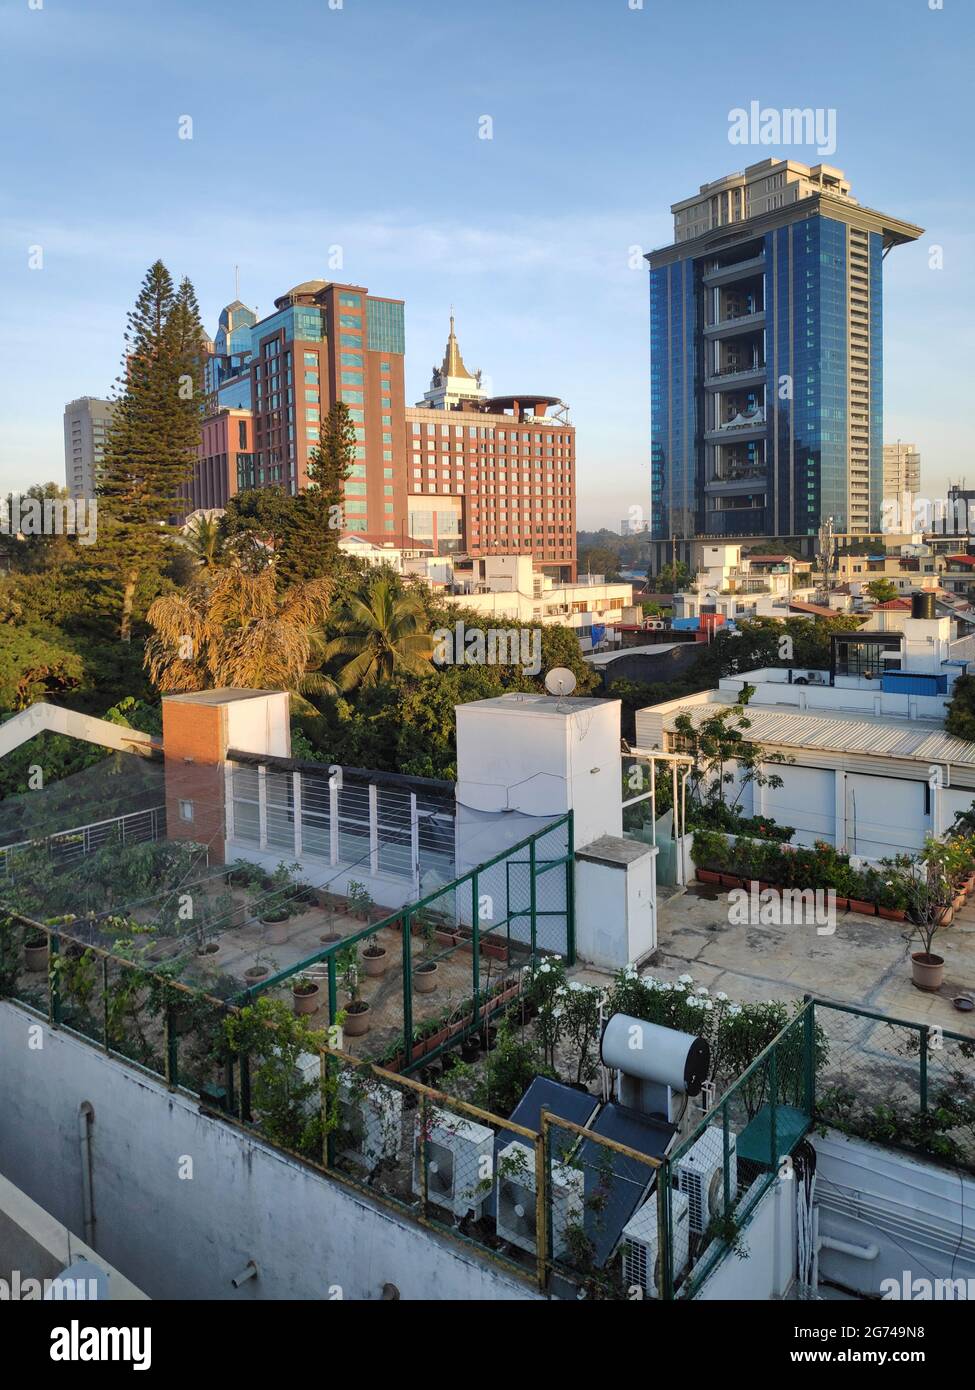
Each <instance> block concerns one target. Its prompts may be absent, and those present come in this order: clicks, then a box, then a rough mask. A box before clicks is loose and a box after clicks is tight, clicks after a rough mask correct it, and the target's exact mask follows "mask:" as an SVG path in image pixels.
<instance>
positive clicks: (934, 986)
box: [911, 951, 945, 994]
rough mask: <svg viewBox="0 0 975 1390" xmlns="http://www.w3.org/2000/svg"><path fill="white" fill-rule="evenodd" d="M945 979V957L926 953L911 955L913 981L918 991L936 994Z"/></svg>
mask: <svg viewBox="0 0 975 1390" xmlns="http://www.w3.org/2000/svg"><path fill="white" fill-rule="evenodd" d="M944 978H945V962H944V956H935V955H930V956H929V955H928V954H927V952H925V951H914V952H912V954H911V979H912V981H913V982H914V985H915V986H916V988H918V989H923V990H925V991H926V992H927V993H928V994H935V993H937V991H938V990H939V989H940V988H941V986H942V984H943V983H944Z"/></svg>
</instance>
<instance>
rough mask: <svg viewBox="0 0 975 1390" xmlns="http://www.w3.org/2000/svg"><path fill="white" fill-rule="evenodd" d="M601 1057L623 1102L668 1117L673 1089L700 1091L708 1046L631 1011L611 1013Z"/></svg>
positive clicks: (689, 1093) (693, 1093) (690, 1093)
mask: <svg viewBox="0 0 975 1390" xmlns="http://www.w3.org/2000/svg"><path fill="white" fill-rule="evenodd" d="M600 1060H601V1061H602V1064H603V1066H604V1067H609V1068H610V1069H611V1070H613V1071H615V1072H616V1073H617V1074H618V1083H617V1089H618V1094H619V1098H620V1101H621V1102H622V1103H623V1104H624V1105H630V1106H632V1107H633V1108H634V1109H635V1110H642V1111H644V1112H645V1113H646V1114H648V1115H660V1116H662V1117H663V1118H664V1119H668V1120H669V1119H671V1110H672V1106H671V1099H672V1096H673V1094H674V1093H679V1094H683V1095H686V1096H696V1095H699V1094H700V1091H701V1087H702V1085H703V1084H704V1081H705V1080H706V1079H707V1074H708V1068H709V1066H710V1064H711V1049H710V1047H709V1046H708V1044H707V1043H706V1042H705V1040H704V1039H703V1038H698V1037H695V1036H694V1035H693V1034H692V1033H679V1032H678V1031H677V1030H676V1029H675V1028H664V1027H663V1026H662V1025H661V1024H659V1023H648V1022H647V1021H646V1019H643V1018H634V1017H633V1016H632V1015H631V1014H613V1016H612V1018H610V1019H609V1021H608V1022H607V1024H606V1026H605V1028H604V1029H603V1037H602V1043H601V1045H600Z"/></svg>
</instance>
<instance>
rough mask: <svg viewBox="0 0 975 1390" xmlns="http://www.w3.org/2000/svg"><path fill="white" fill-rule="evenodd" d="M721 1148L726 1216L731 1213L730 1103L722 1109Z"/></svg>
mask: <svg viewBox="0 0 975 1390" xmlns="http://www.w3.org/2000/svg"><path fill="white" fill-rule="evenodd" d="M721 1147H722V1163H723V1165H724V1212H723V1213H722V1214H723V1215H724V1216H727V1215H728V1213H729V1212H730V1211H731V1134H730V1129H729V1125H728V1102H727V1101H725V1103H724V1104H723V1105H722V1107H721Z"/></svg>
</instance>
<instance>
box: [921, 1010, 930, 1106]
mask: <svg viewBox="0 0 975 1390" xmlns="http://www.w3.org/2000/svg"><path fill="white" fill-rule="evenodd" d="M920 1035H921V1036H920V1044H921V1049H920V1057H919V1061H920V1074H919V1077H918V1080H919V1082H920V1088H921V1113H922V1114H926V1113H927V1109H928V1046H929V1043H930V1038H931V1030H930V1029H929V1027H928V1025H927V1024H926V1023H922V1024H921V1027H920Z"/></svg>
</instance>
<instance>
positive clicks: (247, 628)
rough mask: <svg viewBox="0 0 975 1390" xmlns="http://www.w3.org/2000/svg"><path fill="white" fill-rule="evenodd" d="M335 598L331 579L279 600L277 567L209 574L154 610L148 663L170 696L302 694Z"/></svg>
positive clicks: (292, 591)
mask: <svg viewBox="0 0 975 1390" xmlns="http://www.w3.org/2000/svg"><path fill="white" fill-rule="evenodd" d="M331 595H332V582H331V580H328V579H312V580H309V581H308V582H307V583H304V584H296V585H293V586H292V587H291V588H290V589H286V590H285V591H284V592H283V593H281V594H279V593H278V592H277V590H276V588H275V576H274V571H273V569H272V568H268V569H264V570H261V571H260V572H258V573H257V574H249V573H248V572H247V571H246V570H242V569H238V568H237V567H236V566H235V567H231V568H226V569H216V570H209V571H204V572H203V573H202V574H201V575H200V577H199V578H198V579H197V580H196V582H195V583H193V584H192V585H190V587H189V588H188V589H184V590H181V591H179V592H178V593H174V594H166V595H164V596H163V597H162V598H157V599H156V601H155V602H154V603H153V604H152V605H151V606H150V608H149V612H148V614H147V618H148V621H149V625H150V626H151V627H152V629H153V634H152V636H151V637H150V638H149V639H148V641H147V642H146V655H145V665H146V667H147V669H148V671H149V674H150V676H151V677H152V679H153V681H154V682H155V683H156V685H157V686H158V687H159V689H160V690H163V691H170V692H171V691H176V690H209V689H219V688H222V687H227V686H232V687H237V688H238V689H248V690H254V689H270V690H294V691H297V690H299V689H300V688H302V685H303V682H304V678H305V672H306V669H307V667H308V665H309V662H310V661H311V659H312V653H313V648H314V641H315V638H314V634H315V632H316V630H317V629H318V628H320V626H321V624H322V623H323V622H324V620H325V616H326V614H327V612H328V606H329V602H330V599H331Z"/></svg>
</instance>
